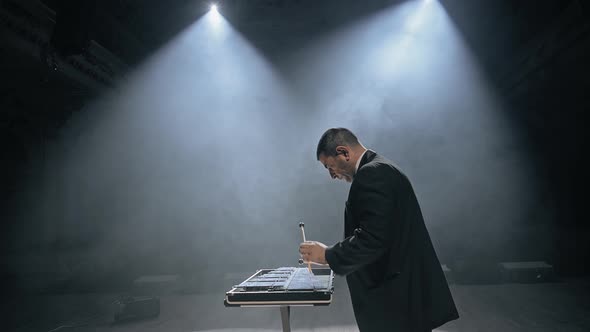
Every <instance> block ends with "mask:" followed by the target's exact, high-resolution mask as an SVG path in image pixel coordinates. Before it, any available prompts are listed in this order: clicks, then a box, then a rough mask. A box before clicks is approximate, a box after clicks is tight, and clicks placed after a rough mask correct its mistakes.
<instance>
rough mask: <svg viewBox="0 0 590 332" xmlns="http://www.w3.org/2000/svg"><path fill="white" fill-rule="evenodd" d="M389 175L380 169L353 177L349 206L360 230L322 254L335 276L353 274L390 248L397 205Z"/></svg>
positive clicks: (369, 170) (362, 172)
mask: <svg viewBox="0 0 590 332" xmlns="http://www.w3.org/2000/svg"><path fill="white" fill-rule="evenodd" d="M383 167H385V166H383ZM392 175H393V174H392V173H391V172H388V170H385V169H383V168H381V169H379V168H377V167H366V168H363V169H362V171H359V173H358V174H357V176H356V177H355V179H354V183H353V186H354V188H351V197H350V200H351V201H350V205H351V208H352V210H353V218H357V219H358V220H359V227H358V228H357V229H355V231H354V235H352V236H350V237H348V238H346V239H344V240H343V241H341V242H338V243H336V244H335V245H333V246H332V247H329V248H327V249H326V252H325V258H326V261H327V262H328V264H329V265H330V268H331V269H332V270H333V271H334V272H335V273H336V274H340V275H347V274H349V273H352V272H354V271H356V270H358V269H359V268H361V267H362V266H364V265H367V264H370V263H372V262H374V261H376V260H377V259H379V258H380V257H381V256H382V255H383V254H384V253H385V252H386V251H387V250H388V249H389V248H390V247H391V241H392V232H393V229H392V228H393V222H395V221H394V220H393V219H394V212H395V209H396V205H397V198H396V197H394V190H393V186H394V183H393V182H394V181H393V176H392Z"/></svg>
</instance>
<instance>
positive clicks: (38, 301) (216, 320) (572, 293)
mask: <svg viewBox="0 0 590 332" xmlns="http://www.w3.org/2000/svg"><path fill="white" fill-rule="evenodd" d="M335 285H336V289H335V294H334V301H333V303H332V304H331V305H330V306H329V307H299V308H293V309H292V311H291V326H292V329H293V331H358V330H357V329H356V327H355V324H354V318H353V314H352V309H351V305H350V299H349V297H348V293H347V290H346V285H345V281H344V279H342V278H336V279H335ZM229 286H231V284H229V285H228V287H229ZM451 290H452V292H453V295H454V297H455V301H456V302H457V307H458V309H459V312H460V315H461V318H460V319H459V320H457V321H454V322H451V323H449V324H447V325H445V326H442V327H441V328H439V329H437V331H449V332H450V331H457V332H458V331H461V332H467V331H468V332H478V331H481V332H483V331H490V332H492V331H493V332H499V331H502V332H512V331H514V332H516V331H535V332H541V331H571V332H574V331H579V332H582V331H590V297H588V294H590V292H589V291H590V279H568V280H565V281H562V282H556V283H539V284H500V285H452V286H451ZM118 296H119V294H99V293H94V294H61V295H27V296H24V297H17V298H13V299H12V300H7V298H4V301H3V302H4V303H3V306H4V308H5V309H4V310H3V315H4V314H8V316H7V317H6V319H2V320H3V321H4V322H5V324H4V326H5V327H6V326H8V327H9V329H8V330H6V329H4V328H2V330H3V331H19V332H21V331H22V332H24V331H27V332H29V331H36V332H37V331H52V330H53V331H68V332H78V331H111V330H112V331H154V332H156V331H241V332H245V331H280V328H281V322H280V314H279V309H278V308H226V307H224V306H223V297H224V290H220V291H216V292H197V293H191V294H173V295H163V296H161V297H160V299H161V313H160V315H159V317H157V318H154V319H148V320H141V321H136V322H131V323H125V324H112V321H113V312H114V308H115V306H114V305H113V302H114V301H115V300H116V299H117V298H118ZM8 301H10V303H7V302H8ZM6 322H8V324H9V325H6ZM60 326H63V327H62V328H59V327H60ZM66 326H70V327H66Z"/></svg>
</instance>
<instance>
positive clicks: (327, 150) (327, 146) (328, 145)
mask: <svg viewBox="0 0 590 332" xmlns="http://www.w3.org/2000/svg"><path fill="white" fill-rule="evenodd" d="M359 144H360V143H359V140H358V138H356V136H355V135H354V134H353V133H352V131H350V130H348V129H346V128H330V129H328V130H326V132H325V133H324V134H323V135H322V137H321V138H320V141H319V142H318V148H317V150H316V158H317V159H318V160H320V155H321V154H324V155H325V156H327V157H330V156H332V157H333V156H336V147H338V146H341V145H344V146H351V147H352V146H357V145H359Z"/></svg>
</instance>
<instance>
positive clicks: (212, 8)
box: [211, 3, 217, 12]
mask: <svg viewBox="0 0 590 332" xmlns="http://www.w3.org/2000/svg"><path fill="white" fill-rule="evenodd" d="M211 11H212V12H216V11H217V5H216V4H214V3H212V4H211Z"/></svg>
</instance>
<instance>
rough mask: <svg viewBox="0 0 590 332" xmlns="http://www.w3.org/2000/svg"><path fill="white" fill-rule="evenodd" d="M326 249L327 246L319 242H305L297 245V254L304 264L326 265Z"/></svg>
mask: <svg viewBox="0 0 590 332" xmlns="http://www.w3.org/2000/svg"><path fill="white" fill-rule="evenodd" d="M326 248H327V246H326V245H325V244H323V243H321V242H317V241H306V242H303V243H301V244H300V245H299V253H300V254H301V258H303V261H304V262H305V263H313V264H318V265H327V264H328V262H326Z"/></svg>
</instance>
